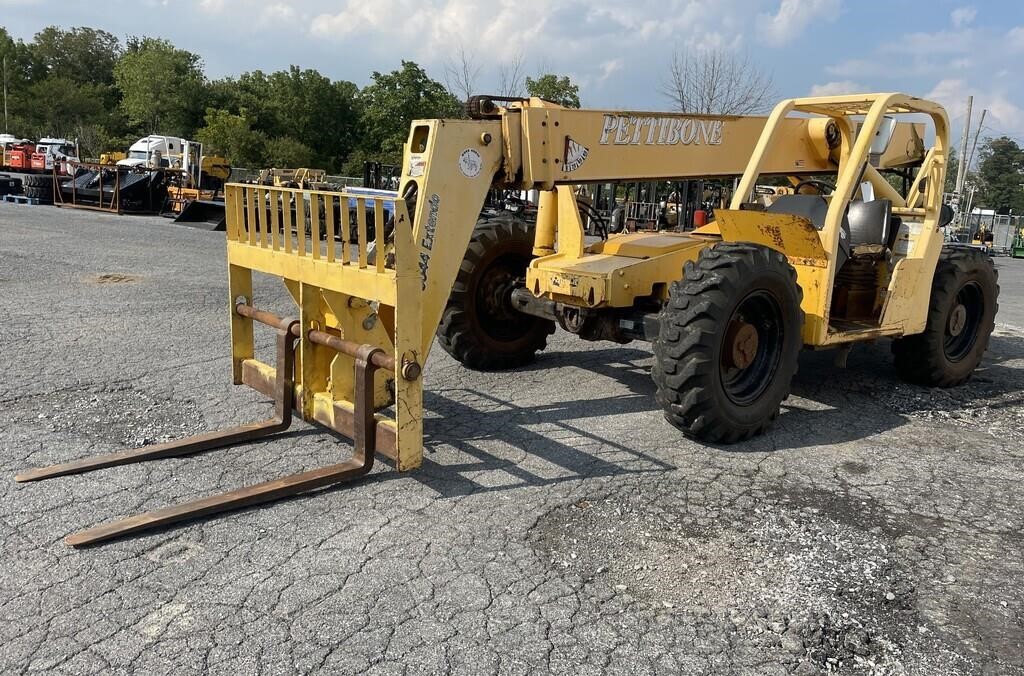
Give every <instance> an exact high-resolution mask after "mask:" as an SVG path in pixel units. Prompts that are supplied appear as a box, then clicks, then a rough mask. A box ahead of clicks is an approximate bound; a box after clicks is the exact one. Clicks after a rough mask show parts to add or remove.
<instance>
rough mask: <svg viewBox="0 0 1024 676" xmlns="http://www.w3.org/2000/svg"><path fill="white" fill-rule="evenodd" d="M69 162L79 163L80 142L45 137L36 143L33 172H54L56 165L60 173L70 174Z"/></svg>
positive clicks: (33, 155)
mask: <svg viewBox="0 0 1024 676" xmlns="http://www.w3.org/2000/svg"><path fill="white" fill-rule="evenodd" d="M68 162H78V141H70V140H68V139H66V138H49V137H44V138H41V139H39V142H38V143H36V151H35V152H34V153H33V154H32V170H33V171H53V167H54V165H56V166H57V170H58V171H59V172H60V173H62V174H69V173H71V170H70V169H69V168H68Z"/></svg>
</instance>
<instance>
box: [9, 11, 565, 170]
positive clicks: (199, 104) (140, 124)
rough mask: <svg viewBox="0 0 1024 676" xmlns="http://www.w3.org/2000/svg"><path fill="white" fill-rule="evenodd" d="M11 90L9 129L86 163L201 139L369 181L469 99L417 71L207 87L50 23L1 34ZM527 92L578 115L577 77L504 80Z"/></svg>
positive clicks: (255, 159) (95, 33)
mask: <svg viewBox="0 0 1024 676" xmlns="http://www.w3.org/2000/svg"><path fill="white" fill-rule="evenodd" d="M0 57H2V58H3V59H4V60H5V63H6V71H5V73H4V77H5V80H6V83H7V92H8V119H7V120H6V122H7V131H9V132H10V133H12V134H14V135H15V136H19V137H27V138H39V137H42V136H59V137H67V138H77V139H78V140H79V143H80V146H81V152H82V156H83V157H98V156H99V154H100V153H102V152H106V151H110V150H124V149H126V148H127V147H128V145H130V144H131V143H132V142H134V141H135V140H137V139H138V138H140V137H141V136H145V135H147V134H164V135H168V136H182V137H185V138H191V139H195V140H198V141H200V142H201V143H203V145H204V152H206V153H220V154H223V155H225V156H226V157H227V158H228V159H229V160H230V161H231V162H232V163H233V164H234V165H235V166H244V167H264V166H277V167H305V166H310V167H318V168H323V169H327V170H328V171H329V172H331V173H346V174H349V175H361V174H362V163H363V161H365V160H373V161H380V162H385V163H394V162H398V161H399V160H400V158H401V150H402V144H403V143H404V141H405V140H406V136H407V135H408V130H409V123H410V121H411V120H413V119H418V118H436V117H459V116H461V115H462V114H463V102H462V100H461V99H460V98H458V97H457V96H456V94H454V93H453V92H452V89H451V87H450V86H447V85H446V84H442V83H441V82H439V81H437V80H435V79H433V78H431V77H430V75H428V74H427V72H426V71H425V70H424V69H423V68H422V67H420V66H419V65H418V64H416V63H414V62H412V61H404V60H403V61H402V62H401V65H400V67H399V68H398V69H396V70H394V71H390V72H374V73H372V75H371V81H370V83H369V84H367V85H366V86H364V87H362V88H360V87H359V86H357V85H356V84H355V83H352V82H348V81H346V80H331V79H330V78H328V77H326V76H325V75H323V74H321V73H320V72H318V71H317V70H315V69H303V68H299V67H298V66H291V67H290V68H288V69H287V70H282V71H276V72H272V73H265V72H263V71H261V70H253V71H249V72H245V73H242V74H241V75H238V76H237V77H225V78H221V79H216V80H210V79H208V78H207V77H206V75H205V73H204V70H203V60H202V58H201V57H200V56H199V55H198V54H195V53H192V52H189V51H187V50H184V49H180V48H178V47H175V46H174V45H173V44H171V43H170V42H169V41H167V40H162V39H158V38H151V37H129V38H128V39H127V40H126V41H125V42H123V43H122V42H121V40H120V39H118V38H117V37H116V36H115V35H113V34H111V33H109V32H107V31H103V30H98V29H95V28H88V27H78V28H71V29H67V30H65V29H61V28H58V27H56V26H50V27H47V28H44V29H43V30H41V31H39V32H38V33H36V35H35V36H34V38H33V39H32V40H31V41H30V42H25V41H23V40H15V39H13V38H12V37H11V35H10V34H9V33H8V31H7V30H6V29H4V28H0ZM505 75H506V72H505V71H503V81H502V82H503V84H502V87H503V88H507V89H508V92H503V93H507V94H508V95H510V96H518V95H522V94H523V93H526V94H529V95H531V96H541V97H543V98H547V99H549V100H554V101H557V102H559V103H563V104H564V105H570V106H575V107H579V105H580V102H579V88H578V86H576V85H575V84H573V83H572V82H571V80H570V79H569V78H568V77H565V76H558V75H555V74H551V73H542V74H540V75H539V76H538V77H537V78H536V79H534V78H530V77H526V78H523V77H522V75H521V62H517V63H516V64H515V71H514V72H512V73H511V75H510V76H509V77H510V78H511V79H508V78H506V77H505Z"/></svg>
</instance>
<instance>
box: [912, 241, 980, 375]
mask: <svg viewBox="0 0 1024 676" xmlns="http://www.w3.org/2000/svg"><path fill="white" fill-rule="evenodd" d="M998 281H999V276H998V273H997V272H996V269H995V265H994V264H993V263H992V258H991V257H990V256H989V255H988V254H987V253H985V252H983V251H981V250H979V249H976V248H974V247H970V246H946V247H944V248H943V250H942V253H941V254H940V255H939V261H938V263H937V264H936V266H935V276H934V278H933V279H932V289H931V298H930V300H929V303H928V320H927V324H926V325H925V329H924V331H923V332H922V333H918V334H915V335H912V336H904V337H903V338H899V339H897V340H895V341H893V344H892V352H893V357H894V360H895V364H896V372H897V373H898V374H899V376H900V377H901V378H903V379H904V380H907V381H909V382H912V383H917V384H919V385H929V386H937V387H953V386H955V385H959V384H961V383H963V382H964V381H966V380H967V379H968V378H970V377H971V373H973V372H974V369H976V368H977V367H978V364H980V363H981V358H982V356H984V354H985V350H986V349H987V348H988V341H989V337H990V336H991V335H992V331H993V330H994V329H995V316H996V311H997V310H998V309H999V305H998V303H997V301H998V298H999V283H998Z"/></svg>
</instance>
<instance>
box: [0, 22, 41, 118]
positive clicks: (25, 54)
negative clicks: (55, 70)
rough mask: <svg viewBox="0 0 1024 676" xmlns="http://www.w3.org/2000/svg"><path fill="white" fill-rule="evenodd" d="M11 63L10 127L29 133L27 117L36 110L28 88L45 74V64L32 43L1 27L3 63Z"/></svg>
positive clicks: (8, 83)
mask: <svg viewBox="0 0 1024 676" xmlns="http://www.w3.org/2000/svg"><path fill="white" fill-rule="evenodd" d="M4 60H6V64H7V73H6V75H7V109H8V116H9V121H8V125H7V129H5V130H4V131H9V132H10V133H12V134H15V135H16V136H24V135H26V134H28V130H27V129H23V127H24V126H26V125H28V124H29V123H30V121H29V120H28V119H27V117H29V116H30V113H31V112H32V108H33V106H32V99H31V96H30V94H29V91H28V88H29V87H30V86H31V85H32V83H33V81H34V80H35V79H36V78H38V77H39V75H40V73H42V67H41V65H40V64H39V61H38V59H36V57H35V54H34V53H33V51H32V47H31V45H27V44H25V42H24V41H23V40H15V39H13V38H12V37H11V36H10V34H9V33H8V32H7V29H6V28H3V27H2V26H0V62H3V61H4Z"/></svg>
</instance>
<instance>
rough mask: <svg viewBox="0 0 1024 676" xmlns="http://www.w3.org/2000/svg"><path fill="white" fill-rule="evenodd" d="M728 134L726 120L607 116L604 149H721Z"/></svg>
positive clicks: (603, 134)
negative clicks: (710, 147)
mask: <svg viewBox="0 0 1024 676" xmlns="http://www.w3.org/2000/svg"><path fill="white" fill-rule="evenodd" d="M724 131H725V122H724V121H723V120H698V119H693V118H689V117H638V116H636V115H605V116H604V127H603V128H602V130H601V145H603V146H606V145H609V144H611V145H617V146H625V145H632V146H636V145H646V146H655V145H657V146H674V145H684V146H691V145H694V146H695V145H702V144H703V145H709V146H717V145H720V144H721V143H722V133H723V132H724Z"/></svg>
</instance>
